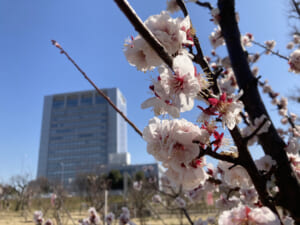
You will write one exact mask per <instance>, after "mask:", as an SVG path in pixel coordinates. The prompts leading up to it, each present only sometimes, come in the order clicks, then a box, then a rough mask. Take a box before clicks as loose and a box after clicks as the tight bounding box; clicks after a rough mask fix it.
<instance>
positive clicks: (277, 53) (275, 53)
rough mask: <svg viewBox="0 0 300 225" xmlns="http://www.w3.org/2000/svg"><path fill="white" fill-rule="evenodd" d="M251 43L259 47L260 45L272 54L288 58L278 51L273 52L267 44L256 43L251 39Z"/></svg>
mask: <svg viewBox="0 0 300 225" xmlns="http://www.w3.org/2000/svg"><path fill="white" fill-rule="evenodd" d="M251 42H252V43H253V44H255V45H257V46H259V47H262V48H264V49H266V50H267V51H269V52H271V53H272V54H273V55H277V56H278V57H280V58H282V59H285V60H287V61H288V60H289V58H288V57H286V56H284V55H281V54H280V53H279V52H274V51H273V50H271V49H270V48H268V47H267V46H265V45H263V44H261V43H258V42H256V41H251Z"/></svg>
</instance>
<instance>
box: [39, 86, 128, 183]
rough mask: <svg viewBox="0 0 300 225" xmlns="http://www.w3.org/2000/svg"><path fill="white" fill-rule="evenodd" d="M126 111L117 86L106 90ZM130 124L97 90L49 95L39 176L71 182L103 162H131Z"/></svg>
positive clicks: (40, 152) (95, 169)
mask: <svg viewBox="0 0 300 225" xmlns="http://www.w3.org/2000/svg"><path fill="white" fill-rule="evenodd" d="M103 91H104V92H105V93H106V95H107V96H108V97H109V98H110V99H111V100H112V101H113V102H114V103H115V104H116V105H117V107H118V108H119V109H120V110H121V111H123V112H124V113H125V114H126V100H125V98H124V96H123V95H122V93H121V92H120V91H119V89H117V88H110V89H103ZM128 164H130V154H129V153H128V152H127V125H126V122H125V121H124V120H123V118H121V116H120V115H118V114H117V112H116V111H115V110H114V109H113V108H112V107H111V106H110V105H109V104H108V103H107V102H106V101H105V99H104V98H103V97H101V96H100V95H99V94H98V93H97V92H96V91H94V90H91V91H82V92H72V93H63V94H55V95H50V96H45V98H44V109H43V119H42V129H41V138H40V149H39V161H38V171H37V177H41V176H44V177H46V178H48V179H49V180H50V181H57V182H63V184H64V185H67V184H69V183H71V182H72V181H73V180H74V179H75V178H76V176H77V175H78V174H80V173H81V174H82V173H93V172H97V171H98V170H99V166H100V165H111V166H112V165H128Z"/></svg>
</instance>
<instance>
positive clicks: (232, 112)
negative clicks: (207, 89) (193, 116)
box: [200, 91, 244, 130]
mask: <svg viewBox="0 0 300 225" xmlns="http://www.w3.org/2000/svg"><path fill="white" fill-rule="evenodd" d="M242 94H243V92H242V91H241V92H240V93H239V94H238V95H234V94H231V95H230V96H227V94H226V92H224V93H222V94H221V95H220V96H219V97H218V98H208V102H209V103H210V105H211V106H210V107H209V108H208V109H206V110H203V113H204V114H209V115H219V118H222V125H223V127H225V125H226V126H227V127H228V129H230V130H232V129H233V128H234V127H235V125H237V124H238V123H239V122H240V121H241V117H240V112H241V111H242V110H243V108H244V105H243V103H242V102H241V101H239V100H238V99H239V98H240V96H241V95H242ZM200 118H201V116H200Z"/></svg>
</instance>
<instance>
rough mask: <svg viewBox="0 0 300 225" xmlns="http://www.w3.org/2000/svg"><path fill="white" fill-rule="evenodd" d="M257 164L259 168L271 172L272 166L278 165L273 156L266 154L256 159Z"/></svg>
mask: <svg viewBox="0 0 300 225" xmlns="http://www.w3.org/2000/svg"><path fill="white" fill-rule="evenodd" d="M255 164H256V166H257V169H258V170H263V171H266V172H269V171H270V169H271V168H272V166H275V165H276V161H275V160H273V159H272V157H271V156H269V155H265V156H263V157H261V158H260V159H257V160H255Z"/></svg>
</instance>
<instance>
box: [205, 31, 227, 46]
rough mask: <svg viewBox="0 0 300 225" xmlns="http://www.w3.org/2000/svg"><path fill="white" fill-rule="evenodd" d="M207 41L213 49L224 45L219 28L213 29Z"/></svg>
mask: <svg viewBox="0 0 300 225" xmlns="http://www.w3.org/2000/svg"><path fill="white" fill-rule="evenodd" d="M209 40H210V44H211V45H212V47H213V48H214V49H216V48H217V47H219V46H221V45H224V44H225V41H224V38H223V36H222V31H221V28H220V27H217V28H215V30H214V32H212V33H211V34H210V36H209Z"/></svg>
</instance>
